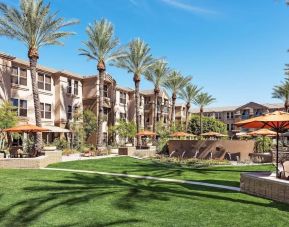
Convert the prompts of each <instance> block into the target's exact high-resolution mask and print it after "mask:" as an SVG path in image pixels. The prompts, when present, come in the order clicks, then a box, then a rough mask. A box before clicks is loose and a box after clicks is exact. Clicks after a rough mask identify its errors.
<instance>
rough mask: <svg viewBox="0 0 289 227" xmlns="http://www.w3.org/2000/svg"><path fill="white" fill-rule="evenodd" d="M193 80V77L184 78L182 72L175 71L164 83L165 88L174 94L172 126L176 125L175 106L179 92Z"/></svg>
mask: <svg viewBox="0 0 289 227" xmlns="http://www.w3.org/2000/svg"><path fill="white" fill-rule="evenodd" d="M191 79H192V77H191V76H186V77H183V76H182V75H181V73H180V72H178V71H175V70H174V71H172V73H171V74H170V75H169V77H168V79H167V80H166V82H165V83H164V87H165V88H167V89H168V90H169V91H170V92H171V93H172V111H171V125H175V112H176V110H175V106H176V99H177V95H178V92H179V90H180V89H181V88H183V87H185V86H186V85H187V84H188V83H189V82H190V80H191Z"/></svg>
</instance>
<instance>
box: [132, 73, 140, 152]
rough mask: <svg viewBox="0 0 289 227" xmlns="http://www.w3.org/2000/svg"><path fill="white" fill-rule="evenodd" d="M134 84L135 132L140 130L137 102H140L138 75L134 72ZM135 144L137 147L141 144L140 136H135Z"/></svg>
mask: <svg viewBox="0 0 289 227" xmlns="http://www.w3.org/2000/svg"><path fill="white" fill-rule="evenodd" d="M133 80H134V85H135V120H136V130H137V133H139V132H140V118H139V113H140V112H139V106H140V105H139V102H140V96H139V85H140V76H139V75H137V74H135V75H134V78H133ZM136 145H137V146H138V147H139V146H141V138H140V136H137V142H136Z"/></svg>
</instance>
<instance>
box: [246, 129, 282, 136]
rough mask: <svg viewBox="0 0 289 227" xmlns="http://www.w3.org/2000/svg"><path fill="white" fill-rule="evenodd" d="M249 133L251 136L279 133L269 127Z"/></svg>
mask: <svg viewBox="0 0 289 227" xmlns="http://www.w3.org/2000/svg"><path fill="white" fill-rule="evenodd" d="M247 135H249V136H276V135H277V133H276V132H274V131H272V130H270V129H267V128H261V129H259V130H256V131H253V132H249V133H247Z"/></svg>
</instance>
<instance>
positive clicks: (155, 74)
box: [144, 60, 170, 132]
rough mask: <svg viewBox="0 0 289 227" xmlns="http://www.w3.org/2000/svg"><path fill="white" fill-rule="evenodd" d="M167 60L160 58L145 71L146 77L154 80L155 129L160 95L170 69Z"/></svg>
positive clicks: (151, 80)
mask: <svg viewBox="0 0 289 227" xmlns="http://www.w3.org/2000/svg"><path fill="white" fill-rule="evenodd" d="M167 65H168V64H167V62H165V61H164V60H158V61H156V62H155V64H153V65H152V67H151V68H150V69H149V70H148V71H147V72H146V73H145V75H144V76H145V78H146V79H147V80H148V81H150V82H152V83H153V85H154V108H153V131H154V132H155V131H156V122H157V114H158V109H157V106H158V97H159V94H160V90H161V87H162V86H163V85H164V83H165V81H166V80H167V78H168V75H169V73H170V69H169V67H168V66H167Z"/></svg>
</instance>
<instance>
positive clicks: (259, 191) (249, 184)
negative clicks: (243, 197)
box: [240, 173, 289, 204]
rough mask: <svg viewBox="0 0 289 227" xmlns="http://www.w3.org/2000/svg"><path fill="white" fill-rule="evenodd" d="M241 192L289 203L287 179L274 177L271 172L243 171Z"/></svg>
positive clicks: (288, 183)
mask: <svg viewBox="0 0 289 227" xmlns="http://www.w3.org/2000/svg"><path fill="white" fill-rule="evenodd" d="M240 189H241V192H244V193H247V194H250V195H255V196H259V197H263V198H268V199H272V200H275V201H278V202H282V203H288V204H289V181H286V180H281V179H276V178H275V176H271V173H243V174H241V180H240Z"/></svg>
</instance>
